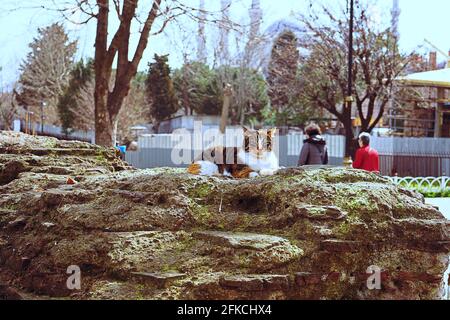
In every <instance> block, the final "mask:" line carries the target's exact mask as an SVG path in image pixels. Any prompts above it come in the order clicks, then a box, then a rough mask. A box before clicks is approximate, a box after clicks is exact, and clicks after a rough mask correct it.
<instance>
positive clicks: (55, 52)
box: [17, 23, 77, 124]
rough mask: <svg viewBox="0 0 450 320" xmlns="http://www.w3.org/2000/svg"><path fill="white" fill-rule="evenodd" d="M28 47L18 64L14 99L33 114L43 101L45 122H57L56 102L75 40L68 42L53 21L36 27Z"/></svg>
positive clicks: (69, 67) (69, 66)
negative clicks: (18, 70) (19, 73)
mask: <svg viewBox="0 0 450 320" xmlns="http://www.w3.org/2000/svg"><path fill="white" fill-rule="evenodd" d="M29 47H30V49H31V52H30V53H28V55H27V58H26V59H25V61H23V63H22V64H21V66H20V70H21V72H22V73H21V75H20V79H19V90H18V92H19V97H18V99H17V100H18V101H20V102H21V104H22V105H24V106H25V107H26V108H28V109H31V110H33V111H34V112H35V114H40V107H41V104H42V103H45V104H46V106H45V110H44V113H45V118H46V122H47V123H53V124H58V123H59V114H58V110H57V103H58V99H59V96H60V95H62V94H63V93H64V90H65V88H66V87H67V85H68V83H69V79H70V72H71V70H72V67H73V58H74V55H75V52H76V49H77V43H76V41H73V42H70V41H69V38H68V35H67V34H66V32H65V30H64V27H63V26H62V25H60V24H57V23H55V24H52V25H51V26H49V27H46V28H39V29H38V37H36V38H35V39H34V40H33V42H31V43H30V45H29Z"/></svg>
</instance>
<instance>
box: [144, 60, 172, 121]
mask: <svg viewBox="0 0 450 320" xmlns="http://www.w3.org/2000/svg"><path fill="white" fill-rule="evenodd" d="M154 59H155V62H153V63H149V65H148V66H149V70H148V75H147V80H146V93H147V99H148V101H149V103H150V115H151V117H152V118H153V119H154V121H155V125H156V127H158V126H159V123H160V122H161V121H162V120H165V119H167V118H169V117H170V116H171V115H173V114H174V113H175V112H177V111H178V109H179V105H178V100H177V98H176V95H175V89H174V85H173V82H172V79H171V77H170V68H169V65H168V63H167V61H168V56H167V55H165V56H158V55H157V54H155V57H154Z"/></svg>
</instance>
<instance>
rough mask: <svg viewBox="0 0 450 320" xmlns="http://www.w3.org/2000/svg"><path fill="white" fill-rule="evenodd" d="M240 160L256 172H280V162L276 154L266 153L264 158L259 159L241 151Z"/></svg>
mask: <svg viewBox="0 0 450 320" xmlns="http://www.w3.org/2000/svg"><path fill="white" fill-rule="evenodd" d="M238 158H239V160H240V162H241V163H244V164H245V165H247V166H249V167H250V168H251V169H252V170H254V171H257V172H259V171H265V170H278V168H279V162H278V158H277V156H276V155H275V153H274V152H264V154H263V156H262V157H260V158H258V157H256V156H255V155H254V154H252V153H247V152H245V150H240V151H239V153H238Z"/></svg>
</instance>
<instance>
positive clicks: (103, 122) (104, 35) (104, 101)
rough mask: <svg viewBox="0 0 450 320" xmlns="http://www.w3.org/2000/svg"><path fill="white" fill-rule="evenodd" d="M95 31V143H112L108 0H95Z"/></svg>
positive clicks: (105, 144)
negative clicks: (109, 101)
mask: <svg viewBox="0 0 450 320" xmlns="http://www.w3.org/2000/svg"><path fill="white" fill-rule="evenodd" d="M97 4H98V7H99V12H98V15H97V31H96V37H95V91H94V101H95V143H96V144H99V145H101V146H111V145H112V131H113V130H112V129H113V128H112V122H111V119H110V117H109V111H108V84H109V78H110V76H111V73H110V72H108V70H109V68H108V66H107V65H106V56H107V48H108V47H107V45H108V44H107V42H108V14H109V7H108V0H98V1H97Z"/></svg>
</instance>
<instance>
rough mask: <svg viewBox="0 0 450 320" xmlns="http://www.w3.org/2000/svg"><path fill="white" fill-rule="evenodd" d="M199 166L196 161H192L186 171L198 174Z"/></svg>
mask: <svg viewBox="0 0 450 320" xmlns="http://www.w3.org/2000/svg"><path fill="white" fill-rule="evenodd" d="M200 170H201V166H200V165H199V164H198V163H193V164H191V165H189V167H188V168H187V172H188V173H191V174H200Z"/></svg>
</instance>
